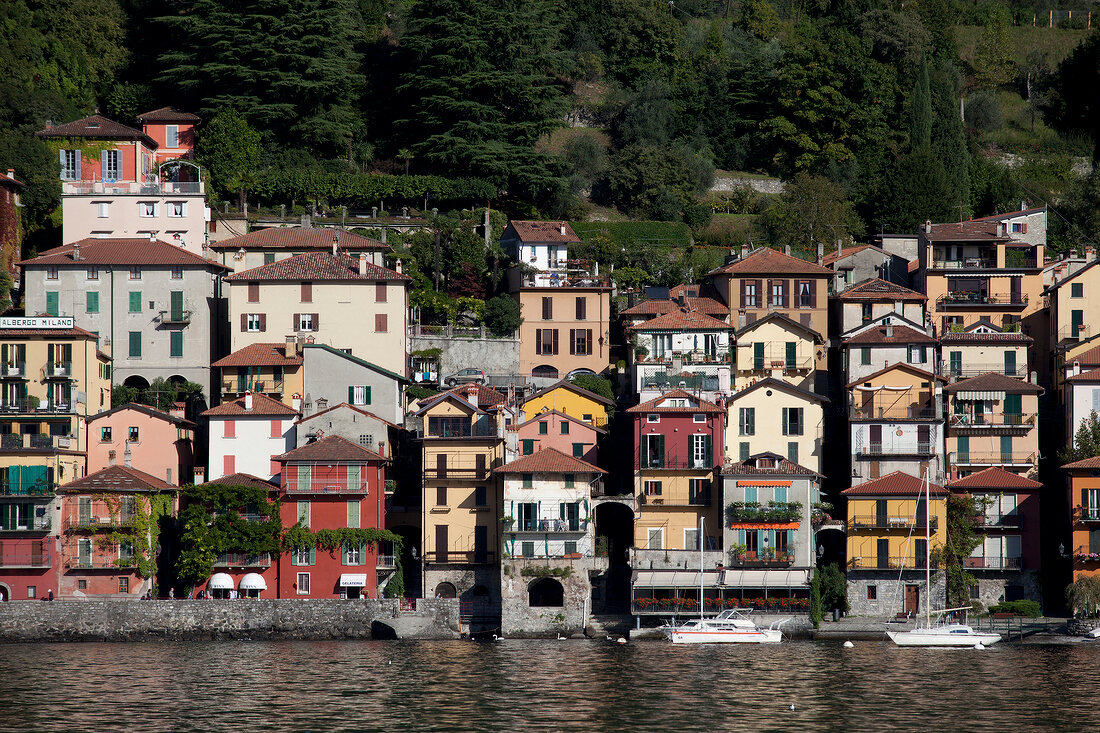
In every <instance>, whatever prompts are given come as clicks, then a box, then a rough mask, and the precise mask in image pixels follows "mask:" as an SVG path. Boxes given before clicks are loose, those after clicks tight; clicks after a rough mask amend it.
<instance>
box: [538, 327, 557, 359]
mask: <svg viewBox="0 0 1100 733" xmlns="http://www.w3.org/2000/svg"><path fill="white" fill-rule="evenodd" d="M535 351H536V353H538V354H542V355H553V354H557V353H558V329H556V328H539V329H535Z"/></svg>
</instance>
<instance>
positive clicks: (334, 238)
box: [209, 227, 391, 272]
mask: <svg viewBox="0 0 1100 733" xmlns="http://www.w3.org/2000/svg"><path fill="white" fill-rule="evenodd" d="M333 242H336V245H337V247H338V248H339V250H340V251H341V252H344V253H346V254H348V255H350V256H351V257H356V258H357V257H359V255H360V254H366V255H367V261H368V262H370V263H371V264H372V265H378V266H379V267H385V265H386V261H385V256H386V253H387V252H389V251H390V249H391V248H390V246H389V245H388V244H385V243H383V242H379V241H377V240H375V239H370V238H368V237H360V236H359V235H358V234H352V233H351V232H348V231H345V230H343V229H302V228H301V227H268V228H266V229H256V230H254V231H251V232H248V233H247V234H242V235H240V236H239V237H227V238H224V239H221V240H220V241H217V242H212V243H211V244H210V248H209V251H210V252H211V253H212V256H213V258H214V259H215V260H217V261H218V263H220V264H222V265H225V266H226V267H228V268H229V269H230V270H232V271H233V272H241V271H243V270H251V269H252V268H254V267H260V266H262V265H270V264H271V263H272V262H277V261H279V260H285V259H289V258H291V257H296V256H297V255H300V254H304V253H306V252H328V251H330V250H331V249H332V244H333Z"/></svg>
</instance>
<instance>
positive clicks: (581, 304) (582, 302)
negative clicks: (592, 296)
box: [577, 296, 588, 321]
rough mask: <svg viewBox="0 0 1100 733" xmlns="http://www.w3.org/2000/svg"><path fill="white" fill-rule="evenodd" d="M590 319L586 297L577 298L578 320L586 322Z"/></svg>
mask: <svg viewBox="0 0 1100 733" xmlns="http://www.w3.org/2000/svg"><path fill="white" fill-rule="evenodd" d="M587 319H588V300H587V299H586V298H585V297H584V296H578V297H577V320H578V321H584V320H587Z"/></svg>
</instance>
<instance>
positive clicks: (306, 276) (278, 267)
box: [225, 252, 410, 282]
mask: <svg viewBox="0 0 1100 733" xmlns="http://www.w3.org/2000/svg"><path fill="white" fill-rule="evenodd" d="M360 269H362V272H360ZM225 279H226V281H227V282H241V281H246V280H312V281H315V282H316V281H323V280H370V281H378V280H400V281H407V280H409V279H410V278H409V277H408V276H407V275H402V274H401V273H400V272H395V271H394V270H390V269H388V268H385V267H379V266H378V265H375V264H372V263H370V262H362V263H361V262H360V261H359V258H358V257H352V256H349V255H346V254H338V255H336V256H335V257H334V256H333V254H332V253H331V252H306V253H304V254H300V255H298V256H296V257H288V258H287V259H285V260H277V261H275V262H269V263H268V264H266V265H260V266H259V267H253V268H252V269H251V270H244V271H242V272H237V273H234V274H232V275H230V276H229V277H227V278H225Z"/></svg>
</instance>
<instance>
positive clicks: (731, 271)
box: [710, 247, 836, 277]
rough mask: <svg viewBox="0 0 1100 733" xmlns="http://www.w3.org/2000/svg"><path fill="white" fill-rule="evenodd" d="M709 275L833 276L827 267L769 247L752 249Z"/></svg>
mask: <svg viewBox="0 0 1100 733" xmlns="http://www.w3.org/2000/svg"><path fill="white" fill-rule="evenodd" d="M710 274H711V275H817V276H830V277H831V276H833V275H835V274H836V273H834V272H833V271H832V270H831V269H829V268H828V267H822V266H821V265H818V264H816V263H814V262H809V261H807V260H803V259H800V258H798V257H792V256H791V255H787V254H783V253H782V252H777V251H776V250H774V249H771V248H769V247H761V248H760V249H756V250H753V252H752V253H751V254H749V256H748V257H745V258H743V259H739V260H736V261H734V262H731V263H729V264H728V265H725V266H724V267H719V268H718V269H717V270H713V271H712V272H711V273H710Z"/></svg>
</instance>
